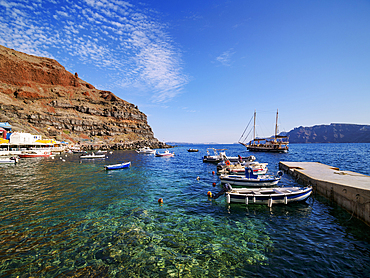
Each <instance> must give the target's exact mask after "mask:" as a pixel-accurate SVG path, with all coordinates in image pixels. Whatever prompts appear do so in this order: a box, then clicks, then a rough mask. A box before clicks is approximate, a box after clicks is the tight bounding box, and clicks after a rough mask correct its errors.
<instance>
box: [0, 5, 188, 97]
mask: <svg viewBox="0 0 370 278" xmlns="http://www.w3.org/2000/svg"><path fill="white" fill-rule="evenodd" d="M41 12H42V16H40V14H41ZM0 13H1V14H2V17H0V44H2V45H5V46H7V47H10V48H14V49H16V50H19V51H23V52H26V53H28V54H33V55H38V56H44V57H50V58H55V59H57V60H58V61H59V62H61V63H62V64H64V65H65V66H66V67H67V68H69V67H71V66H72V65H73V64H71V65H68V63H69V62H68V61H74V63H76V59H77V62H78V61H79V62H81V63H84V64H91V65H92V66H93V67H95V68H100V69H101V70H102V72H104V71H103V70H111V71H114V72H115V73H116V74H115V76H116V78H115V79H114V80H113V83H114V84H116V85H117V86H121V87H130V88H133V87H137V88H140V89H141V90H146V91H150V92H152V101H153V102H166V101H169V100H171V99H172V98H173V97H175V96H176V95H178V94H179V93H181V91H182V89H183V87H184V85H185V84H186V83H187V82H188V79H187V76H186V75H185V74H184V73H183V69H182V61H181V53H180V51H179V49H177V48H176V47H175V43H174V42H173V41H172V39H171V37H170V36H169V34H168V32H167V26H166V24H165V23H163V22H160V21H159V20H158V19H157V18H158V14H155V16H154V15H152V12H151V11H150V10H149V9H144V8H143V7H142V6H138V5H137V4H133V3H131V2H129V1H121V0H84V1H81V2H78V3H77V4H74V3H70V1H57V0H50V1H31V0H23V1H19V2H18V1H6V0H0ZM66 63H67V64H66Z"/></svg>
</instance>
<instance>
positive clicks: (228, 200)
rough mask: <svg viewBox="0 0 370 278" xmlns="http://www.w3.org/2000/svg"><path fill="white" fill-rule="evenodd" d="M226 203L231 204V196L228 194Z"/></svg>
mask: <svg viewBox="0 0 370 278" xmlns="http://www.w3.org/2000/svg"><path fill="white" fill-rule="evenodd" d="M226 202H227V203H228V204H230V194H228V193H226Z"/></svg>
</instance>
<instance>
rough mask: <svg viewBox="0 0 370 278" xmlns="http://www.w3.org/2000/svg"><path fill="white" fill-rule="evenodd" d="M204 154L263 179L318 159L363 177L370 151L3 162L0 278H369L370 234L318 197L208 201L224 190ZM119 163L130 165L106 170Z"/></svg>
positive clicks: (181, 152) (331, 148)
mask: <svg viewBox="0 0 370 278" xmlns="http://www.w3.org/2000/svg"><path fill="white" fill-rule="evenodd" d="M190 147H191V148H198V149H199V150H200V151H199V153H189V152H187V149H188V148H190ZM207 147H216V148H226V149H227V151H226V153H227V155H230V156H231V155H235V156H236V155H238V154H240V155H242V156H248V155H251V154H253V155H255V156H256V158H257V160H258V161H260V162H268V163H269V172H270V173H276V172H277V171H278V162H279V161H318V162H322V163H325V164H328V165H331V166H335V167H339V168H340V169H341V170H351V171H355V172H360V173H363V174H366V175H370V169H369V165H370V163H369V162H370V144H291V146H290V148H291V149H290V152H289V153H287V154H269V153H250V152H248V151H247V150H246V149H245V147H243V146H241V145H212V146H210V145H192V146H179V147H176V148H174V149H171V151H174V152H175V156H174V157H170V158H164V157H154V156H153V155H143V154H137V153H135V152H134V151H115V152H113V154H108V158H107V159H106V160H98V159H96V160H86V161H80V160H79V158H78V155H72V154H71V155H69V154H68V155H67V156H65V155H63V156H61V157H60V156H56V157H55V159H51V158H46V159H45V158H41V159H23V160H21V161H20V163H19V164H17V165H0V168H1V170H2V173H3V177H2V181H1V186H0V202H1V207H0V221H1V222H0V223H1V226H0V242H1V245H0V277H18V276H19V277H368V275H369V273H370V233H369V231H370V228H369V226H367V225H365V224H364V223H363V222H361V221H359V220H358V219H356V218H354V217H352V215H351V214H349V213H347V212H346V211H344V210H343V209H341V208H339V207H338V206H336V205H335V204H333V203H330V201H328V200H327V199H325V198H323V197H321V196H319V195H314V196H312V197H310V198H309V199H308V200H307V201H306V202H304V203H297V204H290V205H288V206H284V205H283V206H277V205H276V206H273V207H272V208H268V207H267V206H253V205H250V206H248V207H246V206H245V205H242V204H240V205H239V204H237V205H231V206H228V205H227V204H226V202H225V199H224V198H223V197H220V198H219V199H217V200H209V199H208V198H207V191H209V190H211V191H213V192H217V191H219V190H220V182H219V178H218V177H217V175H213V174H212V171H216V166H215V165H213V164H207V163H203V162H202V156H204V155H205V154H206V148H207ZM60 158H63V159H64V160H65V161H63V160H62V159H60ZM121 161H131V162H132V164H131V165H132V166H131V168H130V169H121V170H115V171H105V170H104V167H103V166H104V165H106V164H116V163H118V162H121ZM197 177H199V180H197ZM213 182H215V183H216V184H217V185H216V187H213V185H212V184H213ZM281 183H282V184H283V185H297V183H296V182H295V181H294V180H293V179H292V178H291V177H290V176H288V175H284V176H283V178H282V182H281ZM159 198H163V200H164V203H163V204H162V205H160V204H158V199H159Z"/></svg>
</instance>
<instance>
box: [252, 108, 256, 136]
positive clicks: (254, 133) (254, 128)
mask: <svg viewBox="0 0 370 278" xmlns="http://www.w3.org/2000/svg"><path fill="white" fill-rule="evenodd" d="M254 139H256V110H254V124H253V140H254Z"/></svg>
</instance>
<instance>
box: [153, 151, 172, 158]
mask: <svg viewBox="0 0 370 278" xmlns="http://www.w3.org/2000/svg"><path fill="white" fill-rule="evenodd" d="M174 155H175V154H174V153H170V152H169V151H168V150H165V151H164V153H156V154H155V156H158V157H170V156H174Z"/></svg>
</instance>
